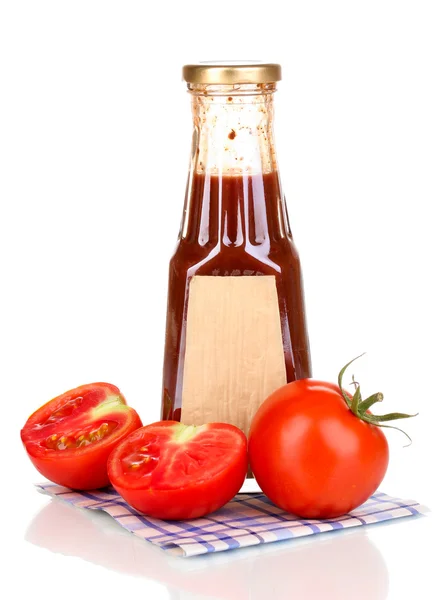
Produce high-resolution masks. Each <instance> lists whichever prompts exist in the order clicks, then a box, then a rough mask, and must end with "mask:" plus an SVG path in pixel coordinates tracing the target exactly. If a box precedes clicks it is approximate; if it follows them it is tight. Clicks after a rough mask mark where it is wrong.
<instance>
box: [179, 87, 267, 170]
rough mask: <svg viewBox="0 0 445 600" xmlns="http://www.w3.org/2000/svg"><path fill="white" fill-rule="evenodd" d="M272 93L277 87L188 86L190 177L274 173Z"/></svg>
mask: <svg viewBox="0 0 445 600" xmlns="http://www.w3.org/2000/svg"><path fill="white" fill-rule="evenodd" d="M275 89H276V85H275V84H260V85H256V84H242V85H237V86H233V85H212V86H209V85H207V86H204V85H197V84H194V85H190V86H189V91H190V93H191V94H192V112H193V124H194V134H193V144H192V157H191V172H194V173H198V174H209V175H219V176H225V175H227V176H230V175H258V174H267V173H272V172H274V171H276V170H277V164H276V154H275V144H274V136H273V93H274V91H275Z"/></svg>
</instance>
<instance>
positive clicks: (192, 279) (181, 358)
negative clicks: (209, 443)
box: [162, 62, 311, 434]
mask: <svg viewBox="0 0 445 600" xmlns="http://www.w3.org/2000/svg"><path fill="white" fill-rule="evenodd" d="M183 78H184V80H185V81H186V82H187V85H188V91H189V93H190V95H191V101H192V113H193V127H194V129H193V138H192V153H191V163H190V171H189V177H188V183H187V189H186V194H185V205H184V212H183V217H182V224H181V228H180V233H179V238H178V243H177V246H176V251H175V252H174V255H173V257H172V259H171V261H170V270H169V290H168V307H167V324H166V339H165V357H164V375H163V402H162V418H163V419H174V420H178V421H183V422H185V423H187V424H194V425H199V424H203V423H208V422H212V421H222V422H228V423H232V424H233V425H236V426H238V427H240V428H241V429H243V430H244V432H245V433H246V434H247V433H248V431H249V428H250V423H251V420H252V418H253V415H254V414H255V412H256V410H257V409H258V407H259V406H260V404H261V403H262V402H263V401H264V400H265V399H266V397H267V396H268V395H269V394H270V393H271V392H273V391H274V390H275V389H276V388H278V387H280V386H281V385H284V384H285V383H287V382H290V381H294V380H295V379H302V378H305V377H310V376H311V361H310V351H309V341H308V334H307V328H306V318H305V309H304V293H303V282H302V274H301V267H300V259H299V256H298V253H297V250H296V248H295V245H294V242H293V239H292V233H291V230H290V226H289V220H288V214H287V208H286V202H285V198H284V195H283V192H282V189H281V183H280V176H279V171H278V165H277V157H276V153H275V144H274V136H273V97H274V93H275V91H276V82H277V81H279V80H280V79H281V67H280V65H277V64H264V63H250V62H249V63H233V64H230V63H200V64H195V65H186V66H185V67H184V68H183Z"/></svg>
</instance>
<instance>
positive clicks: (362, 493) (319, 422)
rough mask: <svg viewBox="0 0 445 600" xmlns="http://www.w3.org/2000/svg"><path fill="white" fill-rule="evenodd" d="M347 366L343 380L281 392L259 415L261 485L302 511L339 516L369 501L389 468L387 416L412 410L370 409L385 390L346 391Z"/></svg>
mask: <svg viewBox="0 0 445 600" xmlns="http://www.w3.org/2000/svg"><path fill="white" fill-rule="evenodd" d="M354 360H355V359H354ZM351 362H352V361H351ZM349 364H351V363H348V365H346V367H348V366H349ZM346 367H345V368H344V369H342V371H341V373H340V376H339V384H340V386H338V385H335V384H332V383H327V382H324V381H316V380H312V379H302V380H300V381H294V382H292V383H289V384H287V385H285V386H284V387H282V388H280V389H278V390H276V391H275V392H274V393H273V394H272V395H271V396H269V398H268V399H267V400H266V401H265V402H264V403H263V404H262V405H261V406H260V408H259V410H258V412H257V414H256V415H255V417H254V419H253V421H252V426H251V429H250V434H249V445H248V450H249V459H250V465H251V468H252V471H253V473H254V475H255V478H256V480H257V482H258V485H259V486H260V487H261V489H262V490H263V492H264V493H265V494H266V495H267V496H268V497H269V498H270V500H272V502H274V503H275V504H276V505H277V506H279V507H280V508H282V509H284V510H286V511H289V512H291V513H293V514H296V515H298V516H300V517H305V518H322V519H323V518H331V517H337V516H339V515H342V514H345V513H347V512H349V511H350V510H352V509H354V508H356V507H357V506H359V505H360V504H362V503H363V502H365V501H366V500H367V499H368V498H369V496H371V494H372V493H373V492H375V490H376V489H377V488H378V486H379V485H380V483H381V481H382V479H383V477H384V475H385V473H386V469H387V467H388V459H389V452H388V443H387V441H386V437H385V436H384V434H383V432H382V430H381V429H380V426H384V427H385V426H388V425H381V422H382V421H388V420H392V419H400V418H406V417H409V416H412V415H405V414H402V413H392V414H390V415H383V416H378V415H372V414H371V413H370V411H369V407H370V406H372V405H373V404H375V402H379V401H381V400H382V399H383V396H382V394H374V395H373V396H371V397H370V398H368V399H366V400H362V399H361V396H360V387H359V386H358V387H357V388H356V393H355V394H354V396H353V397H352V396H351V395H350V394H347V393H346V392H345V391H344V390H343V389H341V378H342V376H343V373H344V371H345V369H346ZM357 385H358V384H357Z"/></svg>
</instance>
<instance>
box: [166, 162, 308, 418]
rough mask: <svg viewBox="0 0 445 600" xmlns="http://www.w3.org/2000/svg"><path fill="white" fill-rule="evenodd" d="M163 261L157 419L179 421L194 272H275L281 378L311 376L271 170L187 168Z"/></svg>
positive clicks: (299, 297)
mask: <svg viewBox="0 0 445 600" xmlns="http://www.w3.org/2000/svg"><path fill="white" fill-rule="evenodd" d="M187 198H188V200H187V202H186V207H185V211H184V218H183V226H182V232H181V235H180V238H179V243H178V246H177V249H176V252H175V254H174V256H173V258H172V259H171V261H170V272H169V295H168V308H167V328H166V344H165V358H164V381H163V388H164V396H163V408H162V418H164V419H175V420H180V417H181V396H182V379H183V369H184V356H185V343H186V339H185V338H186V325H187V302H188V290H189V283H190V279H191V278H192V277H193V276H194V275H211V276H220V277H224V276H262V275H274V276H275V278H276V286H277V293H278V302H279V310H280V318H281V331H282V340H283V352H284V357H285V366H286V376H287V381H288V382H290V381H294V380H295V379H302V378H306V377H310V376H311V362H310V351H309V341H308V335H307V330H306V319H305V310H304V294H303V283H302V275H301V268H300V260H299V257H298V253H297V250H296V248H295V246H294V243H293V240H292V234H291V231H290V228H289V222H288V216H287V210H286V205H285V201H284V198H283V197H282V194H281V186H280V181H279V176H278V173H277V172H271V173H267V174H255V175H248V174H245V175H210V174H199V173H194V174H193V175H192V177H191V179H190V181H189V189H188V190H187Z"/></svg>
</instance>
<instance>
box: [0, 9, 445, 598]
mask: <svg viewBox="0 0 445 600" xmlns="http://www.w3.org/2000/svg"><path fill="white" fill-rule="evenodd" d="M444 31H445V6H444V3H443V2H441V1H439V0H438V1H432V0H417V1H412V0H404V1H402V0H399V1H396V0H375V1H373V2H366V1H357V0H350V1H347V0H337V1H336V2H331V1H329V0H325V1H321V0H312V1H305V2H299V1H296V2H293V3H291V2H290V3H287V2H281V1H278V0H275V2H273V3H270V2H261V1H258V0H257V1H255V2H253V1H251V0H247V1H244V2H240V1H239V0H238V1H236V2H235V1H232V0H225V1H224V2H220V3H216V2H196V1H195V0H189V1H188V2H181V3H180V2H176V3H175V2H169V3H167V2H165V3H157V2H149V1H148V0H146V1H136V0H131V1H130V0H128V1H126V2H124V1H113V0H108V1H106V2H105V1H99V0H88V1H84V0H77V1H76V2H74V1H73V2H68V1H63V0H57V1H47V0H39V1H30V2H25V1H21V0H9V1H8V0H3V1H2V2H1V3H0V202H1V214H0V228H1V229H0V268H1V279H0V285H1V295H0V302H1V311H0V319H1V321H0V326H1V329H0V344H1V363H0V369H1V386H2V387H1V389H2V415H3V419H2V452H1V454H2V456H1V460H2V503H4V507H3V508H2V523H3V529H4V531H3V533H2V535H1V537H2V539H3V540H7V545H5V548H6V549H8V561H9V562H8V563H7V565H9V566H8V568H7V573H8V575H9V576H11V581H12V582H13V584H14V588H12V589H13V590H14V592H13V593H12V592H10V593H9V596H8V598H9V597H10V598H15V597H18V594H19V593H20V594H23V593H24V594H25V595H27V596H28V597H34V598H47V597H48V596H49V595H52V594H53V592H52V591H51V589H52V588H53V587H54V589H55V590H59V592H58V596H60V597H63V598H65V599H69V598H74V597H76V598H77V597H78V593H81V594H82V595H85V594H86V595H88V596H89V597H92V596H97V594H99V593H104V594H105V593H106V594H107V596H108V597H109V598H114V597H116V598H117V597H121V596H122V594H123V593H124V592H125V594H126V597H131V594H132V593H133V594H138V595H140V594H141V593H143V594H146V597H149V598H154V599H157V598H159V599H164V598H175V599H178V598H180V599H181V600H183V599H186V598H187V599H189V598H200V599H201V600H202V598H208V597H209V598H210V597H218V598H230V599H232V598H236V599H237V600H238V599H244V598H253V599H255V600H256V599H257V598H258V599H259V600H261V599H262V598H272V597H275V598H288V597H289V598H294V597H296V595H297V591H298V590H300V592H301V590H303V591H304V594H303V596H302V597H307V598H310V597H313V598H337V597H338V598H340V597H341V598H346V599H348V598H349V597H351V598H358V597H360V598H370V599H372V600H380V599H381V598H396V599H398V598H410V597H418V596H419V595H420V594H423V595H425V582H428V585H430V586H432V585H433V583H434V582H435V581H436V582H437V581H438V579H434V577H438V571H439V569H438V565H437V564H435V558H434V556H435V555H436V560H437V554H436V553H435V552H434V551H433V549H432V543H433V540H435V539H436V535H435V533H434V532H435V529H436V528H437V527H438V526H439V524H438V522H437V521H438V520H439V519H437V520H435V519H436V517H435V513H440V511H441V510H442V508H441V507H442V502H441V498H440V496H439V492H440V489H441V487H442V481H441V479H442V475H441V473H443V458H444V450H443V445H442V439H443V435H442V433H441V432H442V426H443V425H442V421H443V415H442V412H443V411H442V405H443V402H444V389H443V383H442V376H443V363H444V350H443V340H444V334H445V331H444V329H445V328H444V318H443V310H444V308H443V307H444V306H445V296H444V291H443V288H444V286H443V278H444V268H443V264H444V255H445V252H444V241H443V238H444V236H443V222H444V220H443V216H442V215H443V211H442V210H441V209H442V204H443V203H444V200H445V177H444V159H445V141H444V140H445V83H444V82H445V79H444V67H445V64H444V63H445V35H444ZM245 58H254V59H258V58H259V59H262V60H267V61H277V62H281V64H282V66H283V76H284V80H283V82H282V83H281V84H280V85H279V92H278V94H277V96H276V104H277V107H276V136H277V145H278V160H279V164H280V168H281V173H282V180H283V185H284V190H285V193H286V197H287V202H288V209H289V214H290V220H291V225H292V229H293V233H294V237H295V240H296V243H297V246H298V249H299V251H300V254H301V259H302V263H303V269H304V278H305V291H306V301H307V313H308V326H309V334H310V339H311V345H312V357H313V366H314V376H315V377H317V378H320V379H327V380H335V378H336V375H337V372H338V370H339V369H340V367H341V366H343V364H344V363H346V362H347V361H348V360H350V359H351V358H353V357H354V356H356V355H358V354H360V353H361V352H364V351H366V352H367V354H366V356H365V357H364V358H363V359H361V362H360V364H358V365H357V367H356V368H355V369H354V372H355V375H356V377H357V379H359V381H360V382H361V383H362V387H363V388H364V391H365V392H366V391H367V392H369V393H372V392H375V391H378V390H380V391H382V392H384V393H385V398H386V400H385V403H386V409H387V411H392V410H403V411H406V412H416V411H419V412H420V414H419V416H418V417H416V418H415V419H413V420H411V421H409V422H406V423H404V427H405V428H406V430H407V431H408V432H409V433H410V435H411V436H412V438H413V444H412V446H410V447H409V448H404V447H403V444H405V439H404V438H403V436H402V435H401V434H399V433H397V432H393V431H389V433H388V439H389V442H390V448H391V462H390V467H389V470H388V473H387V476H386V478H385V481H384V482H383V484H382V489H383V490H384V491H386V492H387V493H390V494H393V495H398V496H400V497H405V498H415V499H417V500H419V501H420V502H423V503H425V504H427V505H428V506H429V507H430V508H432V509H433V512H432V513H431V516H429V517H427V518H424V519H421V520H409V519H407V520H406V522H405V523H393V524H390V525H388V526H375V527H368V529H367V530H366V531H364V532H363V531H362V532H355V534H354V535H352V534H351V535H344V536H343V537H342V536H337V537H336V538H335V539H334V538H331V539H328V538H327V536H325V537H324V540H316V539H313V540H310V541H309V542H308V543H307V544H300V545H295V543H291V545H288V546H287V547H286V546H285V547H284V550H283V546H282V545H281V549H276V550H274V549H270V548H267V551H266V549H263V548H261V549H257V550H255V551H254V550H252V551H246V553H241V554H238V555H236V556H235V558H233V556H232V557H226V558H224V561H226V562H221V561H222V560H223V559H222V558H221V557H210V558H209V559H204V561H203V560H201V561H199V560H198V561H192V562H190V561H186V563H187V566H185V563H184V561H182V562H181V561H179V562H180V564H179V565H178V563H177V562H174V561H173V562H172V563H170V562H168V561H167V559H166V558H165V556H164V555H161V554H160V553H159V552H158V551H156V550H153V549H152V548H150V547H148V546H149V545H148V544H144V545H140V544H139V543H138V542H139V541H138V540H134V539H133V537H131V536H130V534H128V535H127V534H126V533H124V532H121V531H120V529H119V528H118V527H117V526H116V527H115V526H114V524H113V523H109V519H107V518H101V517H102V516H101V515H98V516H96V517H94V518H93V517H89V516H86V517H85V516H84V515H83V514H82V513H79V514H77V513H78V511H74V510H73V509H68V508H67V507H65V506H59V505H58V504H56V505H55V506H53V504H51V503H49V502H48V499H47V498H46V497H43V496H41V495H39V494H38V493H37V492H36V491H35V490H34V489H33V487H32V484H33V483H34V482H38V481H41V477H40V476H39V474H38V473H37V472H36V471H35V470H34V469H33V467H32V466H31V464H30V463H28V459H27V457H26V455H25V452H24V450H23V449H22V447H21V444H20V440H19V430H20V428H21V427H22V425H23V424H24V422H25V420H26V418H27V417H28V415H29V414H30V413H31V412H32V411H33V410H35V409H36V408H37V407H38V406H40V405H41V404H42V403H44V402H45V401H46V400H48V399H49V398H51V397H53V396H55V395H58V394H60V393H62V392H64V391H66V390H67V389H70V388H72V387H75V386H77V385H80V384H82V383H87V382H92V381H109V382H111V383H114V384H115V385H117V386H118V387H120V389H121V390H122V392H123V393H124V395H125V396H126V398H127V401H128V402H129V404H132V405H133V406H134V407H135V408H136V409H137V410H138V411H139V413H140V415H141V417H142V420H143V421H144V423H149V422H150V421H154V420H157V419H158V417H159V407H160V399H161V376H162V372H161V371H162V359H163V338H164V322H165V299H166V285H167V268H168V260H169V258H170V255H171V253H172V251H173V248H174V244H175V239H176V236H177V232H178V229H179V222H180V218H181V211H182V202H183V195H184V189H185V181H186V175H187V167H188V157H189V148H190V137H191V117H190V110H189V99H188V97H187V93H186V88H185V84H184V83H183V82H181V67H182V65H183V64H184V63H186V62H190V61H192V62H193V61H197V60H209V59H245ZM5 434H6V437H5ZM48 505H49V508H48ZM42 508H45V509H46V513H43V512H39V511H41V510H42ZM434 509H436V510H434ZM48 511H49V512H48ZM51 511H52V512H51ZM73 513H75V514H74V515H73ZM45 514H46V517H45ZM37 518H39V519H40V521H38V523H40V527H37V526H36V524H35V523H36V519H37ZM76 519H77V520H78V519H83V521H82V522H79V523H78V522H77V521H76ZM41 523H43V526H42V525H41ZM33 525H34V526H33ZM36 530H39V531H40V533H38V534H36V533H35V531H36ZM87 530H88V531H87ZM30 531H31V533H30ZM63 531H65V532H66V533H65V535H64V536H63V535H61V532H63ZM77 532H79V533H78V539H77V538H76V535H77ZM80 532H82V533H80ZM91 532H92V533H91ZM25 538H26V540H25ZM55 540H56V541H57V543H56V542H55ZM5 544H6V542H5ZM36 544H37V545H36ZM42 546H43V549H42ZM92 548H97V552H94V551H93V550H91V549H92ZM51 549H52V550H53V552H51V551H50V550H51ZM263 550H264V552H262V551H263ZM54 551H56V552H62V554H57V553H54ZM243 552H244V551H243ZM249 552H250V554H249ZM255 552H256V554H255ZM280 553H282V554H280ZM64 554H65V555H66V556H65V555H64ZM226 554H233V553H226ZM235 554H236V553H235ZM79 557H80V558H79ZM81 558H83V559H85V560H81ZM178 560H179V559H178ZM218 560H219V561H220V562H217V561H218ZM205 561H207V562H205ZM212 561H213V562H212ZM96 563H97V564H100V565H102V567H98V566H97V564H96ZM328 563H329V565H330V567H329V568H328V569H327V571H326V572H324V569H326V567H323V566H320V565H326V564H328ZM104 566H108V567H110V569H108V570H105V569H104V568H103V567H104ZM320 569H321V570H320ZM265 573H266V575H267V577H266V578H265ZM323 573H324V575H325V576H323ZM434 573H435V575H434ZM206 581H207V583H209V582H210V584H211V583H212V582H213V591H212V593H210V592H209V591H203V589H204V588H202V587H201V588H200V587H199V585H200V584H198V582H206ZM229 581H231V582H232V583H233V582H235V584H237V583H238V584H239V585H235V584H234V585H235V587H232V588H231V589H230V590H229V588H227V590H226V591H224V590H225V585H226V584H227V586H228V585H229V584H228V582H229ZM314 581H316V582H317V585H316V586H315V587H314V585H313V584H314ZM323 582H324V583H323ZM371 582H374V583H371ZM376 582H377V583H376ZM210 584H209V585H210ZM5 585H6V584H5ZM436 585H439V584H437V583H436ZM320 586H322V587H320ZM323 586H325V587H323ZM376 586H377V587H376ZM210 587H211V585H210ZM207 589H208V588H207ZM234 590H235V591H234ZM285 590H287V591H285ZM309 590H312V591H309ZM198 593H200V594H201V595H197V594H198ZM442 593H443V589H442V592H441V591H439V588H436V590H435V591H433V592H430V593H429V594H428V593H427V594H426V595H427V597H428V598H440V597H443V596H442ZM209 594H210V595H209ZM213 594H214V595H213Z"/></svg>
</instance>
